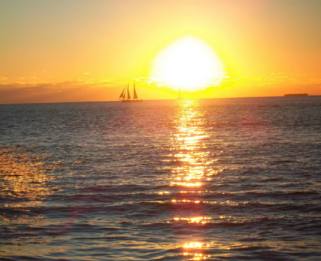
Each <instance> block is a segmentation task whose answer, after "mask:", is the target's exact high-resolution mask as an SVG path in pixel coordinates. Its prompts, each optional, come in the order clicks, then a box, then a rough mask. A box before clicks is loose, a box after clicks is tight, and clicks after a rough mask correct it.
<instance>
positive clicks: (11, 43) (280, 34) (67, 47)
mask: <svg viewBox="0 0 321 261" xmlns="http://www.w3.org/2000/svg"><path fill="white" fill-rule="evenodd" d="M320 24H321V1H320V0H305V1H302V0H282V1H280V0H255V1H254V0H234V1H232V0H231V1H228V0H226V1H219V0H202V1H200V0H180V1H172V0H108V1H107V0H105V1H104V0H90V1H88V0H61V1H55V0H29V1H25V0H2V1H1V2H0V102H1V103H6V102H35V101H36V102H41V101H42V102H46V101H83V100H116V99H118V95H119V92H120V91H121V88H122V87H123V86H124V85H126V84H127V83H128V82H129V81H133V80H136V81H137V85H138V86H139V91H140V94H141V96H142V98H146V99H147V98H148V99H149V98H152V99H163V98H173V97H175V95H176V94H175V91H173V90H170V89H168V88H161V87H156V86H155V85H154V84H149V83H148V79H149V78H150V74H151V70H152V64H153V61H154V59H155V57H156V56H157V54H158V53H159V52H160V51H161V50H162V49H164V48H165V47H167V46H168V45H169V44H171V43H172V42H173V41H175V40H176V39H179V38H181V37H185V36H193V37H197V38H199V39H201V40H202V41H204V42H206V43H207V44H208V45H209V46H210V47H211V48H212V49H213V50H214V52H215V54H216V55H217V56H218V57H219V58H220V60H221V62H222V64H223V66H224V70H225V74H226V78H225V79H224V81H223V82H222V83H221V85H220V86H217V87H212V88H209V89H208V90H205V91H199V92H198V93H195V94H192V95H194V96H197V97H203V98H211V97H244V96H275V95H283V94H284V93H287V92H308V93H310V94H321V30H320ZM190 95H191V94H190Z"/></svg>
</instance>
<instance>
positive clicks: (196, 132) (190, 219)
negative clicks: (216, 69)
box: [170, 100, 217, 260]
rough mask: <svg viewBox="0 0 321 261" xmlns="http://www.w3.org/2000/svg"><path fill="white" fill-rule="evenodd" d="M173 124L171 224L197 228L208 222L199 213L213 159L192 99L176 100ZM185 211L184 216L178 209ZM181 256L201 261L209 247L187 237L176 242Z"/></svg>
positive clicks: (198, 238)
mask: <svg viewBox="0 0 321 261" xmlns="http://www.w3.org/2000/svg"><path fill="white" fill-rule="evenodd" d="M179 106H180V109H179V114H178V116H177V121H176V133H175V135H174V137H173V142H172V147H173V151H174V153H173V156H174V160H175V162H176V164H175V166H174V167H173V168H172V170H171V171H172V175H171V180H170V185H171V186H172V187H174V188H176V189H177V193H176V194H177V195H179V196H177V197H174V198H172V203H173V205H174V207H173V211H174V213H173V214H174V215H173V220H172V223H178V222H179V223H183V224H185V226H187V228H188V226H195V225H196V226H198V225H199V226H201V225H205V224H207V223H208V222H210V221H211V219H212V218H211V217H210V216H206V215H204V214H203V211H202V205H203V204H202V195H203V194H204V193H205V191H206V183H207V182H209V181H211V179H212V178H213V176H215V174H217V173H216V172H215V170H214V169H212V167H211V165H212V164H213V159H211V157H210V155H209V150H208V148H207V145H206V144H207V139H208V133H207V132H206V129H205V124H206V122H205V118H204V115H203V113H202V111H201V110H200V109H199V107H198V106H199V104H198V102H197V101H194V100H185V101H180V105H179ZM186 208H188V214H186V213H185V212H184V211H181V210H182V209H186ZM179 247H180V248H181V249H182V255H183V256H184V257H185V258H186V259H188V260H205V259H208V258H210V255H209V254H206V253H205V252H206V249H207V248H208V247H209V244H208V243H206V242H204V240H203V239H202V238H201V237H197V238H191V237H190V236H189V237H188V238H187V239H186V240H183V241H182V242H179Z"/></svg>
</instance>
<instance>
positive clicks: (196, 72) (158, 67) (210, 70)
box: [151, 37, 224, 91]
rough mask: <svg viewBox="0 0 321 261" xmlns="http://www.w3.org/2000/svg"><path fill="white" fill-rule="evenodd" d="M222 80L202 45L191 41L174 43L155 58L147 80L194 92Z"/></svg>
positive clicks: (218, 63) (220, 70)
mask: <svg viewBox="0 0 321 261" xmlns="http://www.w3.org/2000/svg"><path fill="white" fill-rule="evenodd" d="M223 78H224V69H223V65H222V63H221V61H220V59H219V58H218V56H217V55H216V54H215V53H214V51H213V49H212V48H210V47H209V46H208V45H207V44H206V43H205V42H203V41H201V40H200V39H198V38H195V37H184V38H181V39H178V40H177V41H175V42H174V43H172V44H171V45H170V46H168V47H167V48H165V49H164V50H162V51H161V52H160V53H159V54H158V55H157V57H156V59H155V61H154V64H153V69H152V75H151V80H152V81H153V82H156V83H157V84H159V85H165V86H169V87H171V88H174V89H180V90H185V91H195V90H200V89H204V88H207V87H209V86H216V85H219V84H220V83H221V81H222V80H223Z"/></svg>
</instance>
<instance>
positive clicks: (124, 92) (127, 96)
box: [119, 82, 143, 102]
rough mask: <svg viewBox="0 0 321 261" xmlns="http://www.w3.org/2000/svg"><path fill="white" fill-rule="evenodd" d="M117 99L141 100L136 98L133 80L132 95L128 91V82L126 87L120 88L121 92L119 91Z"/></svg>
mask: <svg viewBox="0 0 321 261" xmlns="http://www.w3.org/2000/svg"><path fill="white" fill-rule="evenodd" d="M119 100H120V101H121V102H141V101H143V100H141V99H139V98H138V94H137V91H136V86H135V82H134V83H133V95H131V93H130V86H129V84H128V85H127V87H125V88H124V89H123V90H122V92H121V93H120V95H119Z"/></svg>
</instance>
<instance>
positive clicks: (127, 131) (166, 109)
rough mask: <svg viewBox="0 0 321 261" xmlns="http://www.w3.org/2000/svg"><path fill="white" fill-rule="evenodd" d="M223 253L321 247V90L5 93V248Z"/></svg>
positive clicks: (120, 256)
mask: <svg viewBox="0 0 321 261" xmlns="http://www.w3.org/2000/svg"><path fill="white" fill-rule="evenodd" d="M225 259H227V260H302V259H304V260H320V259H321V97H275V98H242V99H241V98H239V99H216V100H204V101H196V100H195V101H192V100H181V101H179V100H178V101H144V102H140V103H120V102H100V103H98V102H97V103H62V104H29V105H0V260H225Z"/></svg>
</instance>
